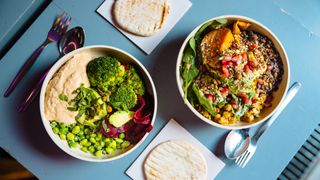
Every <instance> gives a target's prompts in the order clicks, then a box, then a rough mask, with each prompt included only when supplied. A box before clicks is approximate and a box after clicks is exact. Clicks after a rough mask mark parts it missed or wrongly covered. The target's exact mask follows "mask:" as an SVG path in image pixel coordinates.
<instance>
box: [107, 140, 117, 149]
mask: <svg viewBox="0 0 320 180" xmlns="http://www.w3.org/2000/svg"><path fill="white" fill-rule="evenodd" d="M108 147H110V148H112V149H115V148H116V147H117V143H116V141H114V140H112V141H111V142H110V144H109V145H108Z"/></svg>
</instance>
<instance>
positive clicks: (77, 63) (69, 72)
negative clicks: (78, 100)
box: [44, 53, 93, 124]
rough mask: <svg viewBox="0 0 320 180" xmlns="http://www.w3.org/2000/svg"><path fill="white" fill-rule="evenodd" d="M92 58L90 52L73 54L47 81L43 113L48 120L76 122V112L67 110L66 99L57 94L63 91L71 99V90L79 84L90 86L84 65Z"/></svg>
mask: <svg viewBox="0 0 320 180" xmlns="http://www.w3.org/2000/svg"><path fill="white" fill-rule="evenodd" d="M92 59H93V56H92V55H91V53H79V54H76V55H74V56H73V57H71V59H69V60H67V61H66V63H65V64H64V65H63V66H62V67H61V68H60V69H59V70H58V71H57V72H56V73H55V74H54V76H53V78H52V79H51V80H50V81H49V83H48V86H47V89H46V93H45V100H44V101H45V102H44V103H45V106H44V113H45V116H46V118H47V119H48V120H49V121H53V120H55V121H57V122H59V123H65V124H73V123H76V120H75V116H76V115H77V112H72V111H69V110H68V109H67V107H69V106H70V105H69V104H68V103H67V102H66V101H63V100H60V99H59V95H60V94H62V93H63V94H64V95H66V96H67V97H68V98H69V100H71V99H73V98H74V97H75V96H76V94H72V92H73V91H74V90H75V89H77V88H78V87H80V85H81V84H84V86H85V87H89V86H90V83H89V80H88V77H87V73H86V67H87V64H88V63H89V61H91V60H92Z"/></svg>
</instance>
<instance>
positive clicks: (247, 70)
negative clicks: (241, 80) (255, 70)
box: [243, 64, 250, 73]
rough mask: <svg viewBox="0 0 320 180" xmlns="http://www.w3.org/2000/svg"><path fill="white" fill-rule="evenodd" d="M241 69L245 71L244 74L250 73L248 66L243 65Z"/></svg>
mask: <svg viewBox="0 0 320 180" xmlns="http://www.w3.org/2000/svg"><path fill="white" fill-rule="evenodd" d="M243 68H244V71H245V72H246V73H248V72H249V71H250V67H249V65H248V64H246V65H244V67H243Z"/></svg>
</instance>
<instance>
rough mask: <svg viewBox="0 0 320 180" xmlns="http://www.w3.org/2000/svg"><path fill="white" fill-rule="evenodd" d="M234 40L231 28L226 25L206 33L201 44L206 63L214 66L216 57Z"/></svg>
mask: <svg viewBox="0 0 320 180" xmlns="http://www.w3.org/2000/svg"><path fill="white" fill-rule="evenodd" d="M233 41H234V37H233V35H232V32H231V30H230V29H228V28H225V27H222V28H220V29H216V30H213V31H211V32H209V33H208V34H206V35H205V37H204V38H203V39H202V41H201V45H200V47H201V53H202V58H203V62H204V64H209V65H210V64H211V66H213V65H214V64H215V59H216V57H217V56H218V55H219V54H220V53H221V52H223V51H224V50H226V49H228V48H229V47H230V46H231V44H232V42H233Z"/></svg>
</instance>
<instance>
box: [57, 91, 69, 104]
mask: <svg viewBox="0 0 320 180" xmlns="http://www.w3.org/2000/svg"><path fill="white" fill-rule="evenodd" d="M59 99H60V100H61V101H66V102H68V100H69V98H68V96H66V95H65V94H63V93H61V94H59Z"/></svg>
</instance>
